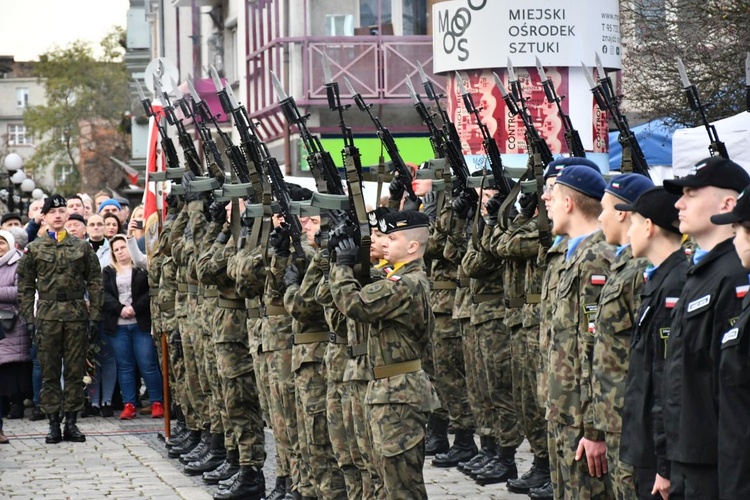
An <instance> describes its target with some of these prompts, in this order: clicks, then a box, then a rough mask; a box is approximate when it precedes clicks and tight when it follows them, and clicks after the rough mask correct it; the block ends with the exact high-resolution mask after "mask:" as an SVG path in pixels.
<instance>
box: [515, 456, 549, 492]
mask: <svg viewBox="0 0 750 500" xmlns="http://www.w3.org/2000/svg"><path fill="white" fill-rule="evenodd" d="M549 479H550V478H549V457H544V458H540V457H534V464H533V465H532V466H531V469H529V471H528V472H527V473H526V474H524V475H523V476H521V477H519V478H518V479H509V480H508V491H512V492H513V493H528V492H529V490H530V489H531V488H541V487H542V486H544V485H545V484H546V483H549Z"/></svg>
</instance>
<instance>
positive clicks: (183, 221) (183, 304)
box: [169, 205, 188, 318]
mask: <svg viewBox="0 0 750 500" xmlns="http://www.w3.org/2000/svg"><path fill="white" fill-rule="evenodd" d="M187 223H188V207H187V205H184V206H183V207H182V210H181V211H180V213H179V215H178V216H177V219H175V221H174V224H173V225H172V234H170V235H169V243H170V245H171V246H172V259H173V260H174V264H175V266H176V267H177V272H176V273H175V281H176V283H177V287H178V290H177V292H175V297H174V301H175V315H176V316H177V317H178V318H183V317H185V316H187V292H184V291H180V290H179V287H180V285H185V284H187V277H186V273H187V257H186V255H185V238H184V235H185V228H186V227H187Z"/></svg>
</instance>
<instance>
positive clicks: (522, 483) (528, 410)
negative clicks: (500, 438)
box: [492, 194, 550, 493]
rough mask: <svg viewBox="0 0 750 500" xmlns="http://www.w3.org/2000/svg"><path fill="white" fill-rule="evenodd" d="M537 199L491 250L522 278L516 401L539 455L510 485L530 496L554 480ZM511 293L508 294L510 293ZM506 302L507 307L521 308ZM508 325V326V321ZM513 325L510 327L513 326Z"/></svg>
mask: <svg viewBox="0 0 750 500" xmlns="http://www.w3.org/2000/svg"><path fill="white" fill-rule="evenodd" d="M536 199H537V198H536V194H533V195H529V194H527V195H523V196H522V198H521V200H520V205H521V213H520V214H519V215H518V217H516V219H515V220H514V221H513V223H512V224H511V225H510V226H509V227H508V228H507V230H505V231H503V230H499V228H500V226H499V225H498V229H496V230H495V235H494V236H495V238H494V239H493V242H492V246H493V248H494V249H495V252H496V253H497V255H498V257H500V258H503V259H506V262H508V263H510V264H511V265H510V266H508V269H513V270H517V271H518V274H514V275H512V276H508V277H507V279H506V283H514V282H515V283H520V284H521V287H522V289H521V290H520V291H516V293H517V294H518V293H519V292H520V294H519V295H517V296H516V298H515V300H516V301H517V302H516V304H518V303H523V304H522V305H521V311H520V321H521V323H520V324H518V325H516V326H515V327H514V328H513V329H512V330H511V341H512V348H511V349H512V361H511V365H512V368H513V401H514V404H515V406H516V413H517V415H518V417H519V421H520V423H521V428H522V429H523V433H524V434H525V435H526V438H527V439H528V441H529V444H530V446H531V452H532V453H533V454H534V464H533V465H532V468H531V469H530V470H529V471H528V472H527V473H526V474H524V475H523V476H521V478H519V479H511V480H509V481H508V489H509V490H510V491H513V492H515V493H528V492H529V490H530V489H531V488H540V487H542V486H544V485H545V484H546V483H548V482H549V480H550V474H549V453H548V451H547V423H546V421H545V419H544V410H543V408H544V407H543V406H542V405H540V403H539V397H538V394H537V376H536V374H537V369H538V362H539V300H540V292H541V290H540V287H541V280H542V276H541V274H542V269H541V268H540V267H539V266H537V265H536V257H537V255H538V254H539V248H540V246H541V243H540V237H539V219H538V217H536V215H537V213H536V205H537V202H536ZM506 293H507V290H506ZM509 300H510V299H507V298H506V304H508V305H510V306H512V305H516V304H513V303H512V302H510V303H509ZM506 323H510V324H512V323H513V322H512V321H510V322H509V321H508V317H507V316H506ZM510 324H509V326H510Z"/></svg>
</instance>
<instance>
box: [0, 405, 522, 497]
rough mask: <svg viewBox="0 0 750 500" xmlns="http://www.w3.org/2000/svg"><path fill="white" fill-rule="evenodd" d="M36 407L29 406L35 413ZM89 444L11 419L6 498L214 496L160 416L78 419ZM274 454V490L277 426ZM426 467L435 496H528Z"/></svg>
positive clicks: (1, 491)
mask: <svg viewBox="0 0 750 500" xmlns="http://www.w3.org/2000/svg"><path fill="white" fill-rule="evenodd" d="M29 411H30V410H27V411H26V413H27V414H28V413H29ZM78 423H79V428H80V429H81V431H82V432H84V433H85V434H86V442H85V443H66V442H62V443H60V444H57V445H48V444H45V443H44V436H45V435H46V433H47V422H46V421H39V422H31V421H29V420H27V419H18V420H8V419H5V420H4V432H5V434H6V436H8V438H9V439H10V443H9V444H6V445H0V498H8V499H14V500H21V499H29V500H32V499H33V500H36V499H41V498H43V499H60V500H66V499H79V498H80V499H98V498H107V499H110V498H121V499H132V498H150V499H172V498H184V499H187V500H203V499H211V498H212V497H213V493H214V492H215V491H216V489H215V487H211V486H208V485H205V484H204V483H203V481H202V480H201V479H200V476H197V477H189V476H186V475H185V474H183V473H182V466H181V464H180V463H179V462H178V461H177V460H173V459H169V458H167V452H166V448H165V447H164V442H163V441H162V440H161V439H160V437H159V433H160V432H161V431H163V422H162V421H161V420H152V419H151V418H149V417H148V416H139V417H137V418H136V419H134V420H130V421H121V420H118V419H117V418H116V417H115V418H102V417H93V418H79V421H78ZM266 451H267V453H268V459H267V460H266V466H265V468H264V472H265V476H266V485H267V487H268V490H269V491H270V490H271V489H272V488H273V485H274V482H275V475H274V461H275V450H274V445H273V439H272V437H271V431H270V430H268V429H267V430H266ZM429 460H430V459H429V458H428V461H427V465H425V481H426V483H427V492H428V494H429V497H430V498H431V499H434V500H450V499H493V500H506V499H516V500H522V499H525V498H528V497H527V496H526V495H516V494H513V493H509V492H508V491H507V490H506V489H505V485H492V486H487V487H481V486H478V485H477V484H476V483H474V482H473V481H471V480H470V479H469V478H468V477H466V476H464V475H463V474H461V473H460V472H458V471H456V470H455V469H437V468H435V467H432V466H431V465H429ZM531 460H532V457H531V454H530V453H529V450H528V445H527V443H524V445H523V446H522V448H521V450H519V454H518V456H517V462H518V468H519V472H520V473H523V472H525V471H526V470H527V469H528V468H529V467H530V464H531Z"/></svg>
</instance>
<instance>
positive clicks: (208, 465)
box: [185, 434, 227, 476]
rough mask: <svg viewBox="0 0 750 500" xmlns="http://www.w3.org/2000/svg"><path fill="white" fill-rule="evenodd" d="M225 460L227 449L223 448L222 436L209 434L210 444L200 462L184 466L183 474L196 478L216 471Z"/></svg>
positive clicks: (196, 461)
mask: <svg viewBox="0 0 750 500" xmlns="http://www.w3.org/2000/svg"><path fill="white" fill-rule="evenodd" d="M226 458H227V449H226V448H224V434H211V444H210V446H209V448H208V453H206V454H205V455H204V456H203V458H201V459H200V460H195V461H193V462H190V463H189V464H187V465H186V466H185V474H187V475H188V476H197V475H199V474H203V473H204V472H210V471H212V470H214V469H217V468H218V467H219V466H221V464H223V463H224V460H225V459H226Z"/></svg>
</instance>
